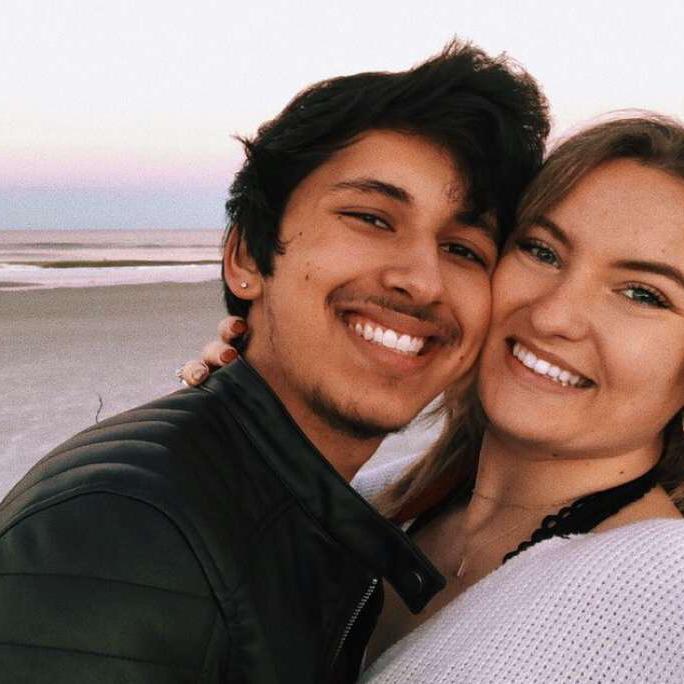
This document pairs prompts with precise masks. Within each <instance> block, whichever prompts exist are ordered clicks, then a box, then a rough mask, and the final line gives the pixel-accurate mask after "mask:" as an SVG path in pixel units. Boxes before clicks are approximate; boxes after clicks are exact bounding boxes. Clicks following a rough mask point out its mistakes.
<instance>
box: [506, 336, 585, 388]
mask: <svg viewBox="0 0 684 684" xmlns="http://www.w3.org/2000/svg"><path fill="white" fill-rule="evenodd" d="M513 356H515V358H516V359H518V361H520V363H522V364H523V365H524V366H527V368H529V369H530V370H531V371H533V372H534V373H536V374H537V375H544V376H546V377H547V378H549V379H550V380H553V381H554V382H557V383H558V384H559V385H563V387H567V386H568V385H570V386H571V387H586V386H587V385H588V384H589V383H590V381H589V380H587V379H586V378H583V377H582V376H580V375H575V374H574V373H571V372H570V371H569V370H565V369H564V368H560V367H559V366H554V365H553V364H552V363H549V362H548V361H545V360H544V359H540V358H538V357H537V356H536V355H535V354H533V353H532V352H531V351H529V349H525V347H523V346H522V344H520V342H516V343H515V344H514V345H513Z"/></svg>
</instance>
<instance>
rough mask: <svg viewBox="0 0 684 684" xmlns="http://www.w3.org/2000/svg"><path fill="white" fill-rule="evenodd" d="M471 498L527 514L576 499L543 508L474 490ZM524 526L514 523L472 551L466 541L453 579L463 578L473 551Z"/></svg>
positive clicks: (546, 505) (477, 545)
mask: <svg viewBox="0 0 684 684" xmlns="http://www.w3.org/2000/svg"><path fill="white" fill-rule="evenodd" d="M473 496H477V497H479V498H480V499H486V500H487V501H493V502H494V503H498V504H499V505H500V506H505V507H508V508H519V509H521V510H523V511H528V512H532V513H535V512H538V511H543V510H546V509H548V508H552V509H553V508H556V509H557V508H559V507H560V506H565V505H567V504H569V503H572V502H573V501H575V500H576V498H577V497H574V498H572V499H564V500H563V501H554V502H552V503H547V504H544V505H543V506H526V505H524V504H519V503H515V502H507V501H503V500H501V499H497V498H495V497H493V496H488V495H487V494H483V493H482V492H479V491H477V490H476V489H474V490H473ZM524 524H525V521H522V522H519V523H516V524H515V525H513V526H512V527H508V528H506V529H505V530H504V531H503V532H500V533H499V534H496V535H495V536H493V537H487V538H486V539H484V540H483V541H481V542H480V543H479V544H476V545H475V546H474V547H473V548H472V549H469V548H468V543H467V541H466V543H465V544H464V545H463V548H464V552H463V554H462V555H461V562H460V563H459V565H458V569H457V570H456V574H455V577H456V578H457V579H461V577H463V575H464V574H465V568H466V563H467V561H468V559H469V558H470V557H471V556H472V555H473V552H474V551H477V549H479V548H481V547H482V546H484V544H486V543H491V542H494V541H497V540H498V539H501V537H504V536H506V535H507V534H510V533H511V532H515V531H516V530H518V529H519V528H521V527H522V526H523V525H524Z"/></svg>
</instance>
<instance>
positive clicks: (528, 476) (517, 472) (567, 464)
mask: <svg viewBox="0 0 684 684" xmlns="http://www.w3.org/2000/svg"><path fill="white" fill-rule="evenodd" d="M661 448H662V445H661V444H660V441H659V440H657V441H656V442H655V443H653V444H651V445H647V446H643V447H640V448H636V449H632V450H626V451H623V452H620V453H615V454H603V455H600V454H592V456H591V457H587V456H584V455H582V454H577V455H573V454H563V455H554V454H553V453H551V452H550V451H548V450H544V449H542V448H539V447H536V446H534V445H530V444H525V443H521V442H518V441H516V440H514V439H511V438H510V437H508V436H503V435H499V434H497V433H496V432H495V431H493V430H488V431H487V432H486V433H485V436H484V440H483V443H482V448H481V451H480V458H479V466H478V472H477V478H476V482H475V492H477V494H478V495H479V496H477V497H473V500H472V501H471V504H472V506H473V507H474V508H475V509H476V510H477V511H478V513H479V515H478V514H476V515H475V517H476V518H478V517H480V516H487V517H489V516H491V515H493V514H495V513H496V512H497V511H498V510H500V509H501V508H510V507H511V505H514V506H516V507H519V509H520V510H521V511H523V510H525V509H530V510H537V509H538V510H542V509H544V508H547V507H548V508H557V507H560V506H561V505H563V503H565V502H569V501H574V500H575V499H578V498H580V497H582V496H585V495H587V494H591V493H593V492H597V491H601V490H603V489H608V488H610V487H615V486H617V485H619V484H622V483H624V482H629V481H630V480H633V479H635V478H637V477H639V476H640V475H643V474H644V473H645V472H647V471H648V470H650V469H651V468H652V467H653V465H655V463H656V462H657V460H658V458H659V456H660V451H661ZM473 513H475V511H473Z"/></svg>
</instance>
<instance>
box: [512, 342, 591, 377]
mask: <svg viewBox="0 0 684 684" xmlns="http://www.w3.org/2000/svg"><path fill="white" fill-rule="evenodd" d="M516 342H517V343H519V344H521V345H522V346H523V347H525V349H526V350H527V351H531V352H532V353H533V354H534V355H535V356H536V357H537V358H538V359H543V360H544V361H548V362H549V363H550V364H551V365H553V366H558V367H559V368H560V369H561V370H566V371H568V372H570V373H572V374H573V375H578V376H579V377H580V378H583V379H584V380H586V381H588V382H590V383H591V384H592V385H596V382H595V381H594V380H592V378H590V377H589V376H588V375H585V374H584V373H583V372H582V371H580V370H578V369H577V368H576V367H575V366H573V365H572V364H570V363H568V362H567V361H566V360H565V359H562V358H561V357H560V356H556V355H555V354H553V353H552V352H547V351H544V350H543V349H540V348H539V347H537V346H536V345H534V344H533V343H532V342H529V341H527V340H524V339H523V338H521V337H514V336H511V337H507V338H506V345H507V347H508V349H509V351H510V352H511V355H513V347H514V346H515V343H516ZM513 358H515V357H513ZM517 360H518V359H516V361H517Z"/></svg>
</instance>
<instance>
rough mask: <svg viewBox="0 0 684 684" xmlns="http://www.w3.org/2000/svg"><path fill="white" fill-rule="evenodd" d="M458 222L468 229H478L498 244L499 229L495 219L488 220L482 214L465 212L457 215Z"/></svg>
mask: <svg viewBox="0 0 684 684" xmlns="http://www.w3.org/2000/svg"><path fill="white" fill-rule="evenodd" d="M455 219H456V222H457V223H460V224H461V225H464V226H468V228H476V229H477V230H479V231H481V232H482V233H484V234H485V235H486V236H487V237H488V238H489V239H490V240H492V241H493V242H494V243H497V244H498V241H499V237H500V236H499V228H498V225H497V222H496V219H494V218H487V217H486V216H484V215H483V214H481V213H476V212H474V211H468V210H463V211H459V212H457V213H456V216H455Z"/></svg>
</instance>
